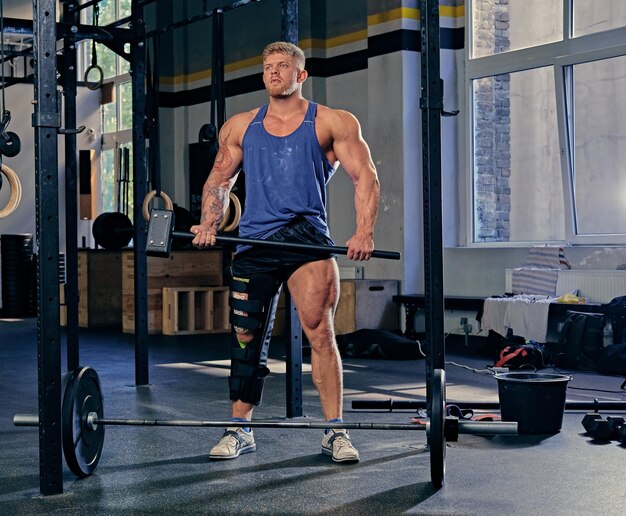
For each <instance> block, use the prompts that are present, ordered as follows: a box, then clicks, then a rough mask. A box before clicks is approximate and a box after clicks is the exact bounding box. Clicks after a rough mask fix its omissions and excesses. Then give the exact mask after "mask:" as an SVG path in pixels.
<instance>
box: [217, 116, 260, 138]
mask: <svg viewBox="0 0 626 516" xmlns="http://www.w3.org/2000/svg"><path fill="white" fill-rule="evenodd" d="M258 111H259V108H256V109H252V110H251V111H244V112H242V113H237V114H236V115H233V116H231V117H230V118H229V119H228V120H226V122H224V125H223V126H222V129H221V133H227V134H230V135H232V136H233V137H235V139H236V140H237V141H241V139H242V138H243V135H244V133H245V132H246V129H247V128H248V126H249V125H250V122H252V120H253V119H254V117H255V116H256V114H257V113H258Z"/></svg>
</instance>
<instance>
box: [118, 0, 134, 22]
mask: <svg viewBox="0 0 626 516" xmlns="http://www.w3.org/2000/svg"><path fill="white" fill-rule="evenodd" d="M119 1H120V7H119V14H118V17H117V18H118V20H120V19H122V18H127V17H128V16H130V8H131V4H132V3H133V2H132V0H119Z"/></svg>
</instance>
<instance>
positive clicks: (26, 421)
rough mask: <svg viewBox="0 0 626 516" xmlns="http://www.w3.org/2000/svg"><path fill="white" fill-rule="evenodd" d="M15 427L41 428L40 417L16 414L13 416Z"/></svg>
mask: <svg viewBox="0 0 626 516" xmlns="http://www.w3.org/2000/svg"><path fill="white" fill-rule="evenodd" d="M13 425H15V426H39V417H38V416H36V415H35V414H15V415H14V416H13Z"/></svg>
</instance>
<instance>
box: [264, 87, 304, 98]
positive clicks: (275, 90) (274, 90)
mask: <svg viewBox="0 0 626 516" xmlns="http://www.w3.org/2000/svg"><path fill="white" fill-rule="evenodd" d="M297 89H298V83H294V84H292V85H288V84H284V83H276V84H268V85H267V92H268V93H269V95H270V97H274V98H284V97H289V96H290V95H292V94H293V93H295V92H296V90H297Z"/></svg>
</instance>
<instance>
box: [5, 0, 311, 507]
mask: <svg viewBox="0 0 626 516" xmlns="http://www.w3.org/2000/svg"><path fill="white" fill-rule="evenodd" d="M99 1H100V0H93V1H91V2H87V3H85V4H82V5H80V4H78V2H76V1H74V0H65V1H62V9H63V12H62V19H61V22H59V23H56V22H55V20H56V0H33V21H32V22H30V21H29V20H20V19H7V18H5V19H4V30H5V32H7V33H15V34H32V35H33V55H34V58H35V59H34V62H35V66H34V74H33V82H34V92H35V100H34V106H35V108H34V114H33V127H34V129H35V166H36V179H35V181H36V233H37V242H38V245H39V252H38V260H37V294H38V324H37V343H38V370H39V379H38V384H39V414H38V420H39V421H40V424H39V443H40V492H41V494H42V495H54V494H60V493H62V492H63V468H62V461H61V457H62V450H61V423H60V422H61V347H60V338H61V332H60V306H59V289H58V263H59V237H58V225H59V211H58V193H59V190H58V152H57V139H58V134H64V135H65V164H66V187H65V188H66V189H65V195H66V214H67V220H66V239H67V240H66V264H67V283H66V291H65V294H66V303H67V310H68V321H67V322H68V325H67V326H68V327H67V350H68V353H67V367H68V369H69V370H71V369H75V368H76V367H78V364H79V342H78V272H77V271H78V243H77V226H76V219H77V213H78V206H77V176H78V174H77V145H76V133H77V132H79V131H80V130H81V129H78V130H77V129H76V101H75V96H76V88H77V80H76V66H77V62H76V42H77V41H80V40H82V39H93V40H95V41H97V42H99V43H102V44H104V45H106V46H107V47H108V48H110V49H111V50H113V51H114V52H115V53H116V54H118V55H120V56H121V57H123V58H125V59H127V60H129V61H130V62H131V77H132V96H133V123H132V135H133V149H134V152H133V170H134V190H133V196H134V202H135V206H140V205H141V204H142V203H143V200H144V198H145V196H146V194H147V188H148V183H147V167H146V159H145V151H146V138H145V133H144V118H145V91H144V83H145V79H146V55H145V40H146V38H147V37H150V36H152V35H154V34H155V33H156V32H158V31H167V30H170V29H173V28H177V27H179V26H183V25H188V24H189V23H193V22H195V21H198V20H200V19H204V18H207V17H209V16H211V15H212V13H203V14H202V15H200V16H197V17H193V18H190V19H188V20H183V21H182V22H178V23H176V24H172V25H169V26H167V27H165V28H163V29H159V30H158V31H153V32H152V33H149V34H146V31H145V25H144V16H143V7H144V6H145V5H148V4H151V3H153V2H154V0H133V2H132V8H131V9H132V10H131V12H132V14H131V16H130V18H129V19H128V20H118V22H116V23H113V24H111V25H109V26H105V27H94V26H90V25H82V24H80V23H78V22H79V13H80V11H81V10H82V9H85V8H87V7H90V6H92V5H95V4H96V3H98V2H99ZM257 1H259V0H240V1H238V2H235V3H233V4H231V5H229V6H226V7H224V8H222V11H223V12H225V11H228V10H232V9H235V8H238V7H242V6H244V5H247V4H250V3H255V2H257ZM289 4H290V7H291V9H290V10H289V12H288V14H287V15H285V16H293V13H294V9H293V7H294V5H295V7H296V9H295V13H296V14H295V16H296V18H295V19H296V22H295V27H296V30H297V2H296V1H294V0H289ZM126 22H131V23H130V26H129V28H119V25H122V24H123V23H126ZM288 23H289V27H290V34H291V35H292V36H290V37H294V36H293V34H294V22H293V19H289V20H288ZM295 34H296V36H295V38H296V40H297V32H296V33H295ZM58 38H63V39H64V49H63V53H64V59H63V61H62V67H63V69H62V71H61V77H62V86H63V92H64V95H65V113H64V125H65V128H61V98H60V94H59V92H58V91H57V76H56V74H57V71H58V70H57V66H58V64H57V51H56V41H57V39H58ZM128 43H130V44H131V51H130V53H129V52H127V51H126V50H125V46H126V44H128ZM28 52H29V50H28V49H27V50H25V51H22V52H20V53H18V54H19V55H15V56H10V58H15V57H23V56H25V55H27V54H28ZM14 82H21V80H20V81H17V80H16V81H14ZM145 230H146V222H145V221H144V220H143V217H142V216H141V211H140V210H136V213H135V220H134V231H135V234H134V243H135V253H134V267H135V284H134V290H135V376H136V384H137V385H145V384H147V383H148V381H149V375H148V300H147V290H148V284H147V257H146V254H145V244H146V231H145ZM291 319H294V317H293V316H292V317H291ZM295 320H296V321H297V317H295ZM298 325H299V323H298ZM300 335H301V329H300ZM294 339H295V340H298V339H297V338H295V337H294ZM299 344H300V345H299V346H297V347H296V346H292V348H294V349H300V360H299V361H298V359H297V358H298V357H292V358H291V360H290V368H291V369H290V375H291V378H292V382H293V384H294V385H298V386H299V385H301V343H299ZM294 358H295V360H294ZM300 392H301V389H300ZM287 397H288V400H289V402H288V408H287V412H288V414H292V415H298V414H299V413H300V414H301V410H302V402H301V397H300V396H299V395H296V396H294V395H293V393H288V395H287ZM298 411H300V412H299V413H298Z"/></svg>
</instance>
